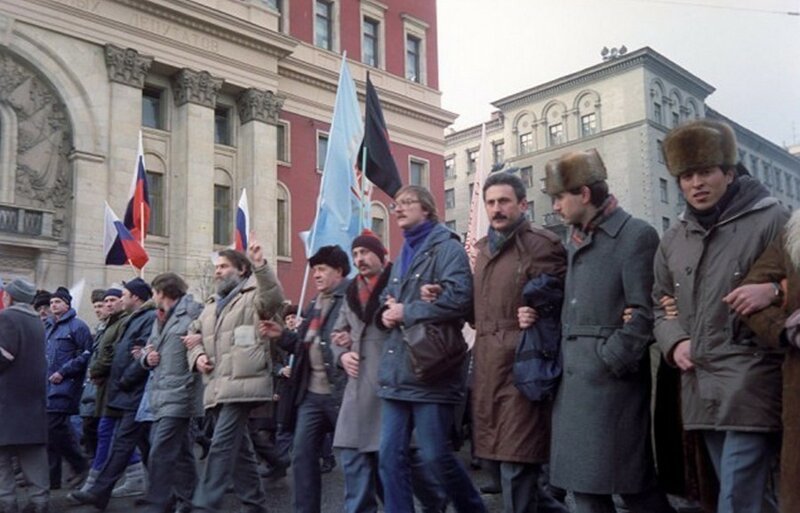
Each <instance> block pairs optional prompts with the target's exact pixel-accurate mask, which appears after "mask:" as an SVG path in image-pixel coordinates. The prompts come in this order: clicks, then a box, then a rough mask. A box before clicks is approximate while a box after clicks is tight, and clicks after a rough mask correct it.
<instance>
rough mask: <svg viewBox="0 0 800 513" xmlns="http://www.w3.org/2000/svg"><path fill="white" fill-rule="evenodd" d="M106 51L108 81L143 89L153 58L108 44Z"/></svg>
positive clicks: (131, 49) (130, 49)
mask: <svg viewBox="0 0 800 513" xmlns="http://www.w3.org/2000/svg"><path fill="white" fill-rule="evenodd" d="M105 49H106V52H105V53H106V68H107V69H108V79H109V80H111V81H112V82H118V83H120V84H125V85H129V86H131V87H138V88H139V89H141V88H143V87H144V79H145V77H147V72H148V71H149V70H150V65H151V64H153V58H152V57H148V56H144V55H139V52H137V51H136V50H134V49H133V48H120V47H118V46H115V45H112V44H107V45H106V46H105Z"/></svg>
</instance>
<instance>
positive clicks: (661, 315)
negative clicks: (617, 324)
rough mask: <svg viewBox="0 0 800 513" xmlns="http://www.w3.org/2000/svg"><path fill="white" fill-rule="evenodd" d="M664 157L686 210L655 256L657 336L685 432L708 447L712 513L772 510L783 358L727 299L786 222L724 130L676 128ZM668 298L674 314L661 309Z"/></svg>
mask: <svg viewBox="0 0 800 513" xmlns="http://www.w3.org/2000/svg"><path fill="white" fill-rule="evenodd" d="M664 154H665V157H666V163H667V168H668V169H669V172H670V174H672V176H674V177H676V179H677V180H678V185H679V186H680V188H681V191H682V192H683V194H684V196H685V197H686V203H687V207H686V211H685V212H684V213H683V215H682V216H681V219H680V221H679V222H678V223H677V224H676V225H675V226H673V227H672V228H671V229H670V230H669V231H667V232H666V233H665V234H664V239H663V240H662V241H661V245H660V246H659V248H658V253H657V254H656V259H655V285H654V287H653V298H654V300H655V301H658V302H659V303H660V304H659V305H658V306H657V307H656V309H655V315H656V321H655V335H656V338H657V340H658V343H659V346H660V347H661V350H662V352H663V353H664V356H665V358H666V360H667V361H668V362H669V363H670V364H673V365H675V366H677V367H678V368H680V370H681V401H680V402H681V414H682V420H683V427H684V429H685V430H687V431H694V432H697V433H699V434H700V435H701V436H702V438H703V440H704V442H705V446H706V448H707V450H708V454H709V456H710V457H711V462H712V464H713V467H714V470H715V472H716V474H717V477H718V478H719V482H720V491H719V498H718V507H717V511H718V512H719V513H728V512H732V513H760V512H761V511H762V500H763V499H766V501H767V502H771V503H773V504H772V506H773V511H774V510H775V505H774V498H772V497H771V496H770V494H766V495H765V490H766V486H767V480H768V477H769V474H770V470H771V467H772V464H773V462H774V460H775V458H776V456H777V452H778V447H779V443H780V431H781V387H782V381H781V364H782V363H783V357H784V355H783V350H782V349H780V348H767V347H758V346H759V343H758V341H757V340H756V337H755V335H754V333H753V332H752V331H751V330H750V329H749V328H748V327H747V326H746V325H745V324H744V323H743V322H742V321H741V319H739V318H738V317H737V314H736V312H735V310H734V309H733V308H734V305H735V302H733V301H731V298H729V297H727V296H728V294H729V293H730V292H731V291H733V290H734V289H736V288H737V287H738V285H739V284H740V283H741V281H742V280H743V279H744V277H745V276H746V275H747V272H748V270H749V268H750V266H751V265H752V264H753V263H754V262H755V261H756V259H757V258H758V257H759V256H760V255H761V254H762V253H763V252H764V250H765V248H766V247H767V246H768V245H769V244H770V242H772V241H773V240H774V239H775V238H776V237H777V236H778V235H779V233H780V230H781V229H782V228H783V226H784V224H785V223H786V220H787V219H788V217H789V214H788V212H787V211H786V210H785V209H784V208H783V207H781V206H780V205H779V204H778V200H777V199H775V198H773V197H771V196H770V194H769V191H767V189H766V188H764V186H762V185H761V184H760V183H759V182H758V181H757V180H754V179H752V178H751V177H750V176H749V173H747V172H746V170H745V169H743V167H742V165H741V164H737V161H738V157H739V155H738V151H737V148H736V137H735V135H734V133H733V130H732V129H731V128H730V127H729V126H728V125H726V124H724V123H720V122H716V121H711V120H699V121H694V122H691V123H688V124H686V125H683V126H680V127H678V128H676V129H674V130H673V131H672V132H670V133H669V134H668V135H667V137H666V138H665V139H664ZM723 298H724V299H725V300H723ZM671 299H674V301H675V302H676V303H677V305H676V306H677V310H678V315H677V316H673V315H670V314H668V311H667V309H666V306H667V304H668V302H669V301H671ZM726 301H730V302H731V303H733V304H728V303H727V302H726Z"/></svg>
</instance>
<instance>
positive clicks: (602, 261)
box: [520, 149, 673, 513]
mask: <svg viewBox="0 0 800 513" xmlns="http://www.w3.org/2000/svg"><path fill="white" fill-rule="evenodd" d="M606 178H607V174H606V168H605V165H604V164H603V161H602V159H601V158H600V155H599V153H598V152H597V150H594V149H592V150H588V151H581V152H574V153H569V154H566V155H563V156H562V157H561V158H559V159H555V160H553V161H550V162H549V163H548V164H547V167H546V177H545V189H546V192H547V194H548V195H550V197H551V198H552V199H553V210H554V211H555V212H557V213H558V214H560V215H561V216H562V217H563V218H564V221H565V222H566V223H567V224H569V225H571V226H572V229H571V231H570V234H569V238H568V241H567V278H566V285H565V290H564V308H563V311H562V325H563V331H562V354H563V357H564V369H563V376H562V380H561V385H560V388H559V390H558V393H557V395H556V400H555V404H554V408H553V435H552V446H551V452H550V465H551V471H550V472H551V474H550V478H551V482H552V483H553V484H554V485H555V486H558V487H560V488H564V489H566V490H570V491H572V492H573V494H574V497H575V512H576V513H614V511H615V509H614V503H613V501H612V495H613V494H618V495H620V496H621V498H622V500H623V501H624V502H625V504H626V506H627V507H628V508H629V509H630V511H632V512H633V513H661V512H670V511H673V509H672V508H671V507H670V505H669V503H668V502H667V500H666V496H665V495H664V494H663V493H661V492H660V491H659V489H658V488H657V485H656V480H655V471H654V465H653V456H652V450H651V443H650V360H649V349H648V348H649V347H650V345H651V344H652V342H653V338H652V328H653V315H652V304H651V301H650V289H651V285H652V283H653V255H654V254H655V250H656V247H657V246H658V235H657V233H656V231H655V230H654V229H653V228H652V227H651V226H650V225H649V224H647V223H646V222H644V221H642V220H641V219H636V218H634V217H632V216H631V215H630V214H628V213H627V212H625V211H624V210H623V209H622V208H621V207H619V206H618V204H617V200H616V198H615V197H614V196H613V195H611V194H609V191H608V185H607V183H606ZM626 308H630V309H631V319H630V320H629V321H628V322H625V323H623V312H624V310H625V309H626ZM534 321H535V314H534V313H533V312H531V311H526V310H523V311H521V312H520V324H521V325H522V326H523V327H527V326H528V325H530V324H532V323H533V322H534Z"/></svg>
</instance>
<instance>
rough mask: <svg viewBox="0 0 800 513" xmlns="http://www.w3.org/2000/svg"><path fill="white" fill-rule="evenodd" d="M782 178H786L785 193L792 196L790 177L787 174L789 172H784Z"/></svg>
mask: <svg viewBox="0 0 800 513" xmlns="http://www.w3.org/2000/svg"><path fill="white" fill-rule="evenodd" d="M783 176H784V178H785V179H786V195H787V196H789V197H790V198H794V189H793V188H792V177H791V176H789V173H785V174H784V175H783Z"/></svg>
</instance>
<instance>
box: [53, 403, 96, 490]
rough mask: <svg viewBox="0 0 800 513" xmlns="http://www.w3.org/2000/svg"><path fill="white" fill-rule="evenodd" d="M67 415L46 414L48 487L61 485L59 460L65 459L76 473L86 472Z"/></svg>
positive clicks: (57, 413)
mask: <svg viewBox="0 0 800 513" xmlns="http://www.w3.org/2000/svg"><path fill="white" fill-rule="evenodd" d="M69 418H70V415H69V414H68V413H60V412H48V413H47V437H48V443H47V457H48V460H49V463H50V485H51V486H59V485H60V483H61V459H62V458H63V459H65V460H66V461H67V463H69V464H70V466H71V467H72V469H73V470H74V471H75V472H76V473H81V472H83V471H84V470H86V466H87V463H86V460H85V459H84V457H83V454H82V453H81V449H80V446H79V445H78V442H77V440H75V436H74V435H73V432H72V425H71V424H70V420H69Z"/></svg>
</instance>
